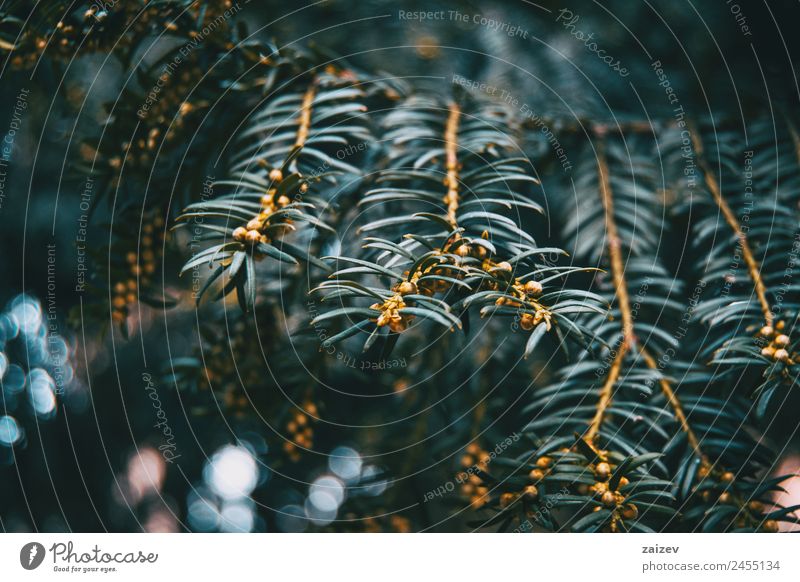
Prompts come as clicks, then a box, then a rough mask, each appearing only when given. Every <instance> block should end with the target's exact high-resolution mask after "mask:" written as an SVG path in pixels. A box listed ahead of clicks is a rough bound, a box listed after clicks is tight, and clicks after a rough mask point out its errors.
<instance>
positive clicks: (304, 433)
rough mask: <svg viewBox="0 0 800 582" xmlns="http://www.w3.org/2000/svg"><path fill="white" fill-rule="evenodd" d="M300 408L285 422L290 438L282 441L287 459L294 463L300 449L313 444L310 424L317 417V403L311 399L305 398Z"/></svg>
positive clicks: (312, 430) (312, 431) (307, 447)
mask: <svg viewBox="0 0 800 582" xmlns="http://www.w3.org/2000/svg"><path fill="white" fill-rule="evenodd" d="M300 407H301V408H300V409H298V410H296V411H295V412H294V414H292V418H291V419H290V420H289V421H288V422H287V423H286V432H287V433H288V435H289V438H290V440H288V441H285V442H284V443H283V450H284V452H285V453H286V454H287V455H288V456H289V460H291V461H292V462H294V463H296V462H297V461H299V460H300V449H301V448H302V449H310V448H312V447H313V446H314V429H313V428H312V426H311V424H312V423H313V422H314V419H316V418H318V417H317V414H318V412H319V411H318V409H317V405H316V404H314V402H313V401H311V400H306V401H305V402H303V403H302V404H301V405H300Z"/></svg>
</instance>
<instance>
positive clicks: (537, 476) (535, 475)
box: [528, 469, 544, 481]
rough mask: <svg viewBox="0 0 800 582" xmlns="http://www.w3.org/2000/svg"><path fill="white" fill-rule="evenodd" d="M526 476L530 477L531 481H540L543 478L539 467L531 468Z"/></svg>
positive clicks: (542, 472)
mask: <svg viewBox="0 0 800 582" xmlns="http://www.w3.org/2000/svg"><path fill="white" fill-rule="evenodd" d="M528 477H530V479H531V481H541V480H542V479H544V471H542V470H541V469H533V470H532V471H531V472H530V473H528Z"/></svg>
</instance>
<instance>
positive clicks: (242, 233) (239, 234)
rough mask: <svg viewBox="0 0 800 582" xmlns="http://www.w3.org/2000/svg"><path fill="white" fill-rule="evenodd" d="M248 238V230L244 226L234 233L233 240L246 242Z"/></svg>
mask: <svg viewBox="0 0 800 582" xmlns="http://www.w3.org/2000/svg"><path fill="white" fill-rule="evenodd" d="M246 237H247V229H246V228H245V227H243V226H240V227H238V228H236V229H234V231H233V240H236V241H239V242H244V240H245V238H246Z"/></svg>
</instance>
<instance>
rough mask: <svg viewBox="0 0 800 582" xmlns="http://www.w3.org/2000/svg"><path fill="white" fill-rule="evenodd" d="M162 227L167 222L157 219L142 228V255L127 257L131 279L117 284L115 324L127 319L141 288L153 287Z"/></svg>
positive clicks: (114, 301) (113, 307) (133, 254)
mask: <svg viewBox="0 0 800 582" xmlns="http://www.w3.org/2000/svg"><path fill="white" fill-rule="evenodd" d="M163 227H164V219H163V218H162V217H161V216H158V215H157V216H155V217H154V218H153V219H152V221H150V222H147V223H145V224H144V225H142V237H141V238H140V239H139V250H140V252H139V254H137V253H136V252H135V251H130V252H128V253H126V255H125V261H126V263H127V268H128V271H129V274H130V276H129V277H128V279H127V280H125V281H118V282H117V283H116V284H115V285H114V288H113V289H112V295H111V308H112V309H111V319H112V320H113V321H114V323H122V322H123V321H125V320H126V319H127V318H128V312H129V309H130V306H131V305H132V304H134V303H136V302H137V301H138V300H139V290H140V288H147V287H148V286H149V285H150V284H151V283H152V281H153V275H154V274H155V272H156V269H157V268H158V264H157V262H156V258H157V254H158V253H159V252H160V250H161V244H162V242H163V240H164V228H163Z"/></svg>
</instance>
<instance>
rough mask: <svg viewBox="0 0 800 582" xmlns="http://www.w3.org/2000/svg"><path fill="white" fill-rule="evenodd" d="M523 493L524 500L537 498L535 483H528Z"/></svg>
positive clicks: (537, 492)
mask: <svg viewBox="0 0 800 582" xmlns="http://www.w3.org/2000/svg"><path fill="white" fill-rule="evenodd" d="M523 495H524V497H525V501H528V502H532V501H536V500H537V499H538V498H539V490H538V489H537V488H536V486H535V485H528V486H527V487H525V489H524V490H523Z"/></svg>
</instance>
